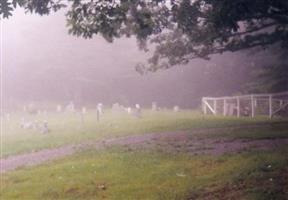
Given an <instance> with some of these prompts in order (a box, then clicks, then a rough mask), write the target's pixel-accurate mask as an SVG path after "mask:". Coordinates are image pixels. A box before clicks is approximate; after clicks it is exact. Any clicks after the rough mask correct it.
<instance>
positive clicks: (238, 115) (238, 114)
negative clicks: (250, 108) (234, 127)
mask: <svg viewBox="0 0 288 200" xmlns="http://www.w3.org/2000/svg"><path fill="white" fill-rule="evenodd" d="M237 117H240V98H239V97H237Z"/></svg>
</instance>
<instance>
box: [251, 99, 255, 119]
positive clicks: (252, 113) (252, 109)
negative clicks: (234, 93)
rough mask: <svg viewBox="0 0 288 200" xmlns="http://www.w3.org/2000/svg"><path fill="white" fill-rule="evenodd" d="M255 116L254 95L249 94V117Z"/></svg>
mask: <svg viewBox="0 0 288 200" xmlns="http://www.w3.org/2000/svg"><path fill="white" fill-rule="evenodd" d="M254 116H255V109H254V96H253V95H251V117H254Z"/></svg>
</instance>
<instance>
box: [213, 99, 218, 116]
mask: <svg viewBox="0 0 288 200" xmlns="http://www.w3.org/2000/svg"><path fill="white" fill-rule="evenodd" d="M213 108H214V111H215V115H216V114H217V99H214V100H213Z"/></svg>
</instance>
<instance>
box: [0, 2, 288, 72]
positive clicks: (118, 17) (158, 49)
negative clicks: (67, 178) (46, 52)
mask: <svg viewBox="0 0 288 200" xmlns="http://www.w3.org/2000/svg"><path fill="white" fill-rule="evenodd" d="M67 5H69V9H68V12H67V14H66V16H67V22H68V27H69V33H70V34H73V35H76V36H81V37H84V38H91V37H93V36H94V35H95V34H101V35H102V36H103V37H104V38H105V39H106V40H107V41H109V42H112V41H113V39H114V38H119V37H121V36H127V37H130V36H132V35H133V36H136V38H137V39H138V41H139V45H140V47H141V49H144V50H148V49H147V42H150V43H152V44H154V45H152V48H153V50H154V54H153V56H152V57H151V58H150V59H149V64H150V65H149V70H152V71H154V70H157V69H159V68H168V67H171V66H173V65H176V64H183V63H187V62H189V60H191V59H193V58H204V59H209V56H210V55H211V54H217V53H223V52H226V51H232V52H233V51H239V50H242V49H249V48H253V47H259V46H260V47H264V48H266V47H268V46H270V45H271V44H280V45H281V46H282V47H284V48H287V46H288V25H287V24H288V1H286V0H254V1H251V0H234V1H231V0H194V1H191V0H181V1H176V0H149V1H143V0H100V1H97V0H91V1H81V0H68V1H67V2H66V5H65V4H63V1H60V0H2V1H1V2H0V15H1V16H3V17H4V18H8V17H9V16H10V15H11V14H12V11H13V10H14V9H15V8H16V7H17V6H20V7H23V8H24V9H25V10H26V11H27V12H34V13H37V14H40V15H45V14H49V13H50V12H51V11H57V10H59V9H60V8H62V7H65V6H67ZM143 67H144V66H141V65H139V66H138V68H137V69H138V70H139V71H140V72H141V71H142V72H144V70H143Z"/></svg>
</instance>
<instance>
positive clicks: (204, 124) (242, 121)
mask: <svg viewBox="0 0 288 200" xmlns="http://www.w3.org/2000/svg"><path fill="white" fill-rule="evenodd" d="M22 117H23V114H19V113H18V114H11V120H10V121H4V120H3V121H4V122H3V127H2V133H1V136H2V137H1V139H2V147H1V149H2V152H1V157H2V158H3V157H7V156H11V155H15V154H19V153H21V154H22V153H27V152H34V151H38V150H41V149H47V148H55V147H59V146H63V145H69V144H80V143H83V142H87V141H94V140H100V139H107V138H116V137H121V136H128V135H140V134H149V133H157V132H159V133H160V132H167V131H168V132H171V131H177V130H185V131H191V134H195V135H198V136H205V137H220V136H221V137H223V136H225V137H231V138H252V139H253V138H254V139H261V138H271V137H273V138H275V137H277V138H281V137H284V138H285V137H288V136H287V129H288V128H287V127H288V125H287V124H288V123H287V122H288V121H287V119H286V120H284V119H280V118H275V119H272V120H270V119H268V118H266V117H256V118H253V119H251V118H249V117H241V118H236V117H221V116H217V117H215V116H203V115H202V114H200V113H199V112H194V111H182V112H177V113H175V112H171V111H161V112H160V111H159V112H151V111H147V110H144V111H143V116H142V118H140V119H138V118H135V117H133V116H131V115H128V114H127V113H112V112H111V111H107V112H105V113H104V115H103V116H101V120H100V121H99V122H97V120H96V112H95V111H91V110H90V111H88V113H87V114H86V115H85V116H84V120H83V123H81V117H80V115H79V114H76V113H75V114H65V113H48V114H47V115H40V116H34V115H29V116H24V117H25V119H26V120H30V121H35V120H38V121H39V120H46V121H47V122H48V126H49V129H50V130H51V131H50V132H49V133H48V134H41V133H39V131H36V130H31V129H29V130H24V129H21V128H20V121H21V118H22ZM255 127H257V128H255ZM221 129H222V130H221ZM248 129H249V132H248V131H247V130H248ZM267 130H268V131H267ZM269 130H270V131H269Z"/></svg>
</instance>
